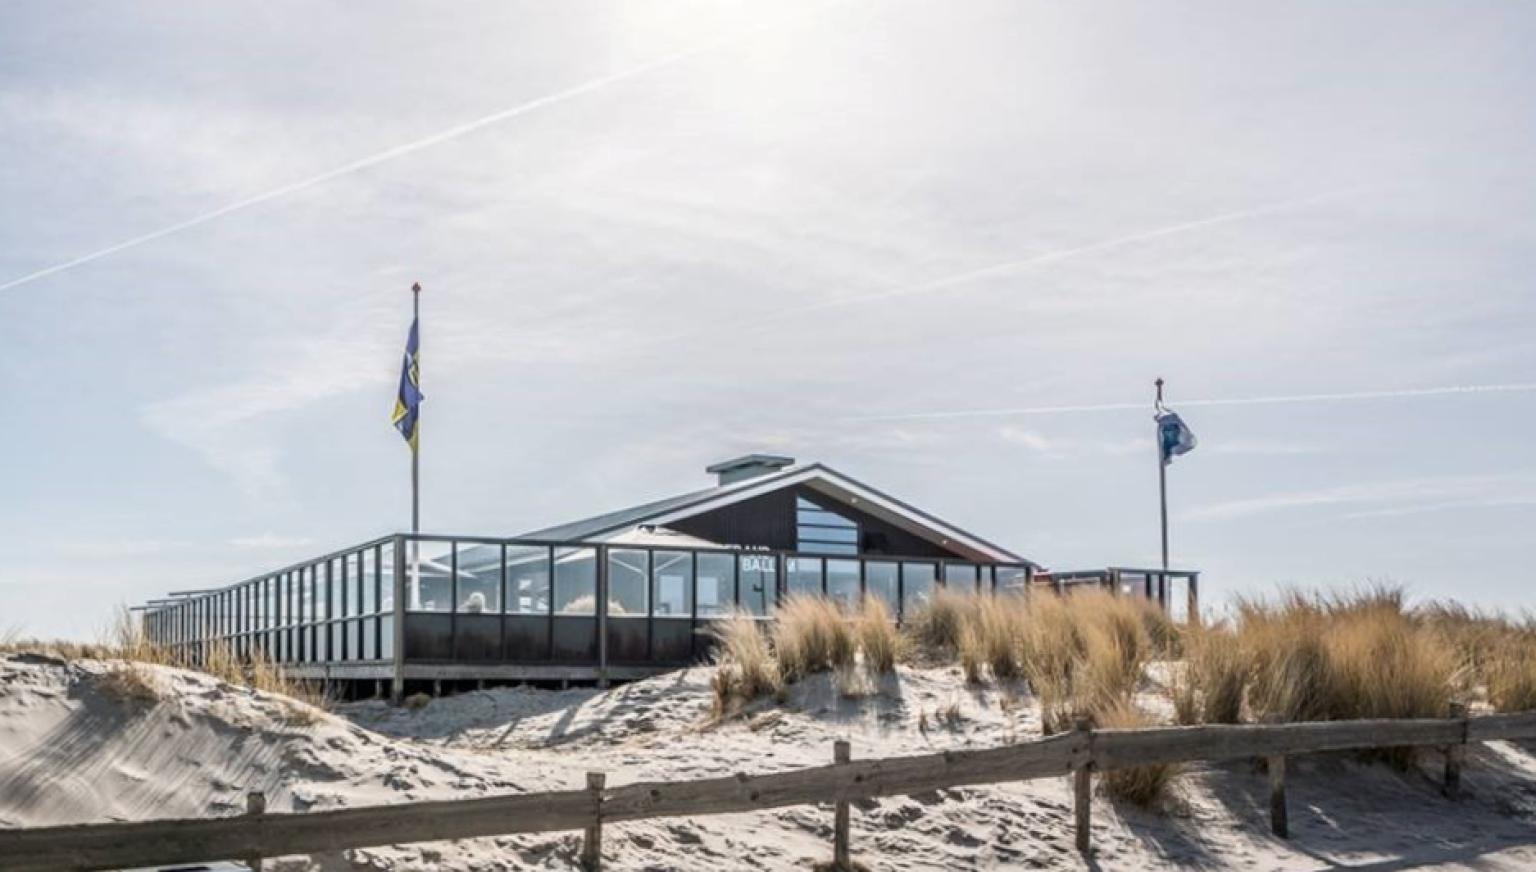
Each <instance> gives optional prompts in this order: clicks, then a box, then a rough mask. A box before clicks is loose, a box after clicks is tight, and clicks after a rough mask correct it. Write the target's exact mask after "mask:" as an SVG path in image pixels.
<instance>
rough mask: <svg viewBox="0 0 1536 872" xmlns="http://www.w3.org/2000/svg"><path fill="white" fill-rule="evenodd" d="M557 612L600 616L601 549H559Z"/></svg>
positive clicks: (557, 553) (557, 552)
mask: <svg viewBox="0 0 1536 872" xmlns="http://www.w3.org/2000/svg"><path fill="white" fill-rule="evenodd" d="M555 612H556V613H557V614H562V615H595V614H597V549H595V548H556V549H555Z"/></svg>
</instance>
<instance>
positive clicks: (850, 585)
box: [827, 560, 859, 608]
mask: <svg viewBox="0 0 1536 872" xmlns="http://www.w3.org/2000/svg"><path fill="white" fill-rule="evenodd" d="M827 597H828V598H830V599H832V600H833V601H834V602H837V603H840V604H841V605H843V606H846V607H848V608H854V607H856V606H858V604H859V561H857V560H828V561H827Z"/></svg>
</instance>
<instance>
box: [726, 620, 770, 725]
mask: <svg viewBox="0 0 1536 872" xmlns="http://www.w3.org/2000/svg"><path fill="white" fill-rule="evenodd" d="M710 632H711V634H712V635H713V636H714V638H715V674H714V678H713V679H712V680H711V688H712V690H713V691H714V704H713V709H712V712H711V714H712V715H713V717H714V718H715V719H716V720H720V719H723V718H727V717H730V716H732V715H734V714H736V713H737V712H739V711H740V710H741V707H742V706H744V705H746V704H747V703H749V702H751V701H752V700H755V699H758V698H759V697H764V696H769V695H774V694H778V693H781V692H783V689H784V678H783V673H781V672H780V671H779V664H778V663H777V662H776V661H775V660H774V659H773V652H772V650H771V649H770V648H769V644H768V637H767V634H766V633H764V632H763V630H762V628H761V627H760V626H759V621H757V620H756V619H755V618H753V617H752V616H751V615H750V614H748V613H746V612H740V611H738V612H733V613H732V614H730V615H729V616H727V617H725V618H723V619H721V620H719V621H717V622H716V623H715V624H714V626H713V627H712V628H711V631H710Z"/></svg>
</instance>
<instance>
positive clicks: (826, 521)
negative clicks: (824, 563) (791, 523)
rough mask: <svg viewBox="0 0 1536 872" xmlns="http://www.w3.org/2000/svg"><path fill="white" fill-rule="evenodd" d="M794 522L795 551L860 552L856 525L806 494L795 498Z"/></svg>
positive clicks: (852, 553)
mask: <svg viewBox="0 0 1536 872" xmlns="http://www.w3.org/2000/svg"><path fill="white" fill-rule="evenodd" d="M795 523H796V527H795V530H796V537H795V538H796V545H795V550H797V551H804V552H806V553H808V554H847V555H854V554H858V553H859V525H858V524H856V523H854V522H853V521H851V520H849V519H848V518H845V517H843V516H842V515H839V514H837V513H836V512H832V511H829V510H828V509H826V508H825V507H824V506H820V505H817V504H816V503H813V502H811V501H810V500H808V499H806V498H805V497H797V498H796V499H795ZM791 589H793V587H791Z"/></svg>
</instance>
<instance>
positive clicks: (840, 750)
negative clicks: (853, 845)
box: [832, 739, 853, 872]
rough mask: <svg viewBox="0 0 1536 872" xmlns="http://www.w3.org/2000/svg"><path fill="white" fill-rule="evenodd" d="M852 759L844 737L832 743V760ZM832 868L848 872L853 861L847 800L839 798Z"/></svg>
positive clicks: (845, 761) (834, 828) (839, 871)
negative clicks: (849, 850)
mask: <svg viewBox="0 0 1536 872" xmlns="http://www.w3.org/2000/svg"><path fill="white" fill-rule="evenodd" d="M851 759H853V752H852V748H851V747H850V746H849V744H848V740H846V739H838V740H837V741H836V742H834V743H833V744H832V762H833V763H847V762H849V761H850V760H851ZM832 868H833V869H836V870H838V872H850V870H852V869H853V862H852V861H851V860H850V859H849V857H848V800H846V799H839V800H838V801H837V806H836V811H835V812H834V813H833V817H832Z"/></svg>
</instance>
